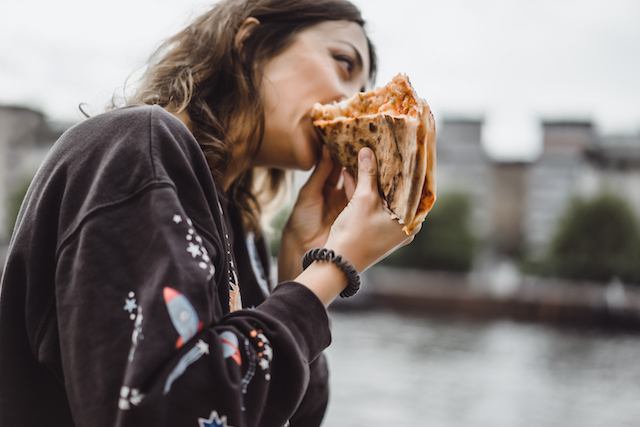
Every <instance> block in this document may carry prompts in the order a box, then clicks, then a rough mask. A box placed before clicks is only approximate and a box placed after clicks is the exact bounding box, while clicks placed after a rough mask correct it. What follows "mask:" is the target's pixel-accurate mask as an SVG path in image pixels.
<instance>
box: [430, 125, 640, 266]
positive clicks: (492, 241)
mask: <svg viewBox="0 0 640 427" xmlns="http://www.w3.org/2000/svg"><path fill="white" fill-rule="evenodd" d="M482 125H483V122H482V120H479V119H458V118H456V119H445V120H444V121H443V122H442V123H439V128H438V133H437V144H438V145H437V184H438V193H439V195H442V194H445V193H447V192H463V193H466V194H468V195H469V197H470V198H471V201H472V203H473V224H472V226H473V229H474V231H475V232H476V234H477V235H478V236H479V237H481V238H482V239H483V241H484V242H485V243H487V244H488V245H489V246H490V247H491V248H492V249H493V250H494V251H495V252H497V253H502V254H506V255H517V254H519V253H522V252H523V251H527V250H530V251H533V252H534V253H539V252H540V251H542V250H544V249H545V247H546V246H547V244H548V243H549V242H550V240H551V238H552V237H553V235H554V233H555V230H556V227H557V225H558V221H559V220H560V218H561V217H562V215H563V214H564V212H565V210H566V208H567V205H568V203H569V202H570V201H571V200H572V199H573V198H574V197H592V196H595V195H596V194H599V193H600V192H603V191H609V192H612V193H614V194H616V195H618V196H620V197H621V198H623V199H625V200H626V201H627V202H629V204H630V205H631V207H633V208H634V209H635V210H636V212H637V213H638V217H639V218H640V134H639V135H637V136H624V137H604V136H601V135H599V134H598V133H597V131H596V129H595V127H594V126H593V124H592V123H591V122H590V121H574V120H572V121H561V120H555V121H552V120H545V121H542V123H541V126H542V128H543V150H542V153H541V155H540V157H539V158H538V159H536V160H535V161H533V162H499V161H496V160H493V159H491V158H490V157H489V156H488V155H487V154H486V152H485V150H484V149H483V145H482Z"/></svg>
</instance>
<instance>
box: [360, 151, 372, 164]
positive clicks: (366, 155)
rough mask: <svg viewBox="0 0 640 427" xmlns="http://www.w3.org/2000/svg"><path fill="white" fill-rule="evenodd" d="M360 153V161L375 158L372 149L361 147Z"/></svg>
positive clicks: (364, 161) (363, 161)
mask: <svg viewBox="0 0 640 427" xmlns="http://www.w3.org/2000/svg"><path fill="white" fill-rule="evenodd" d="M358 155H359V156H360V161H361V162H362V163H367V162H370V161H371V160H372V159H373V156H372V151H371V150H370V149H367V150H365V149H361V150H360V153H358Z"/></svg>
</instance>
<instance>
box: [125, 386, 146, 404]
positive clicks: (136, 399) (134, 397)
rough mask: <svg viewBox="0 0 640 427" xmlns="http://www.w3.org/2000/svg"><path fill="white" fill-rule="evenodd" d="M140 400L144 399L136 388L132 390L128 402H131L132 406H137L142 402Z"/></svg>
mask: <svg viewBox="0 0 640 427" xmlns="http://www.w3.org/2000/svg"><path fill="white" fill-rule="evenodd" d="M142 399H144V394H142V393H140V391H139V390H138V389H137V388H132V389H131V396H129V401H130V402H131V404H132V405H134V406H138V405H139V404H140V402H142Z"/></svg>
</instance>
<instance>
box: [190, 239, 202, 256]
mask: <svg viewBox="0 0 640 427" xmlns="http://www.w3.org/2000/svg"><path fill="white" fill-rule="evenodd" d="M187 252H189V253H190V254H191V256H192V257H194V258H195V257H197V256H200V255H202V252H201V251H200V246H198V245H196V244H195V243H191V242H190V243H189V247H188V248H187Z"/></svg>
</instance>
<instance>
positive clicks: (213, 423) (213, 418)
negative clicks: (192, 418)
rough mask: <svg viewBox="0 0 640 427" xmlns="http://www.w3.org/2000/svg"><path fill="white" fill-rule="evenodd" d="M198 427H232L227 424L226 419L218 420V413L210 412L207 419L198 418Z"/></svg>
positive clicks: (224, 417)
mask: <svg viewBox="0 0 640 427" xmlns="http://www.w3.org/2000/svg"><path fill="white" fill-rule="evenodd" d="M198 427H232V426H230V425H228V424H227V417H226V416H223V417H222V418H220V416H219V415H218V411H211V415H209V418H198Z"/></svg>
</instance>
